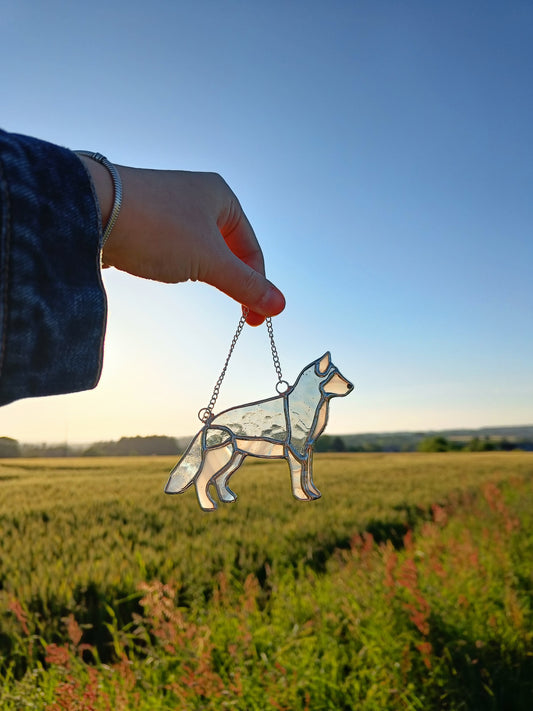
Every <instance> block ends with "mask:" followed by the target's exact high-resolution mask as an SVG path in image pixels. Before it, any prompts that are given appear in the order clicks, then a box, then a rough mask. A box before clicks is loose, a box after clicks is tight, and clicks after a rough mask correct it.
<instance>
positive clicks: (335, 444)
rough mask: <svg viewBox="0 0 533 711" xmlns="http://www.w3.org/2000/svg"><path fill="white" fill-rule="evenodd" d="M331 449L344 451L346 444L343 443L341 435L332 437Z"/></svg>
mask: <svg viewBox="0 0 533 711" xmlns="http://www.w3.org/2000/svg"><path fill="white" fill-rule="evenodd" d="M331 451H333V452H345V451H346V445H345V444H344V440H343V439H342V437H334V438H333V441H332V443H331Z"/></svg>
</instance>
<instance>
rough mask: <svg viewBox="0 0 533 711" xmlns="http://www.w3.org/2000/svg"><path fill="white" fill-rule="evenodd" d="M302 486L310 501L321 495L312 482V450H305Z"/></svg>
mask: <svg viewBox="0 0 533 711" xmlns="http://www.w3.org/2000/svg"><path fill="white" fill-rule="evenodd" d="M303 485H304V489H305V490H306V492H307V493H308V494H309V496H310V497H311V498H312V499H319V498H320V497H321V496H322V494H321V493H320V491H319V490H318V489H317V488H316V486H315V484H314V482H313V448H312V447H308V448H307V457H306V460H305V463H304V471H303Z"/></svg>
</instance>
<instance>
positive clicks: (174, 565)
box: [0, 452, 533, 711]
mask: <svg viewBox="0 0 533 711" xmlns="http://www.w3.org/2000/svg"><path fill="white" fill-rule="evenodd" d="M173 464H174V460H171V459H168V458H162V457H153V458H83V459H82V458H80V459H54V460H52V459H10V460H7V459H6V460H0V486H1V488H2V494H3V495H2V497H1V500H0V534H1V538H0V541H1V543H0V556H1V559H0V614H1V619H2V622H1V625H2V626H1V630H0V654H1V661H0V708H2V709H5V710H6V711H10V710H11V709H25V708H33V709H49V710H50V711H59V709H84V710H86V711H89V710H91V709H94V711H97V710H100V709H109V710H110V711H111V710H112V711H115V710H118V709H130V708H131V709H136V710H138V711H144V710H148V709H153V710H154V711H155V710H156V709H225V708H228V709H243V710H247V711H248V710H250V709H257V710H260V709H271V708H272V709H287V711H293V710H299V709H302V710H304V709H310V710H311V709H332V710H333V709H335V710H336V709H372V710H374V709H375V710H376V711H380V710H382V709H457V710H459V709H483V710H484V709H512V710H513V711H515V710H518V711H520V709H530V708H532V707H533V614H532V613H533V572H532V571H533V568H532V565H531V560H532V554H533V454H531V453H524V452H509V453H503V452H495V453H493V452H490V453H470V454H468V453H456V454H455V453H445V454H336V455H331V454H330V455H326V454H324V455H317V456H316V459H315V481H316V483H317V485H318V487H319V488H320V489H321V490H322V492H323V498H322V499H321V500H319V501H316V502H313V503H308V504H307V503H300V502H296V501H294V500H293V498H292V497H291V495H290V486H289V477H288V471H287V467H286V465H285V464H284V463H282V462H277V463H265V462H260V461H255V462H251V463H250V464H248V463H247V464H246V465H244V466H243V467H241V469H240V470H239V472H238V473H237V474H236V475H235V477H234V478H233V480H232V488H234V490H235V491H236V492H237V493H238V494H239V501H238V502H237V503H236V504H234V505H223V506H220V508H219V510H218V512H216V513H211V514H208V513H203V512H202V511H201V510H200V509H199V508H198V505H197V503H196V499H195V494H194V491H193V490H192V489H191V490H189V491H187V492H186V493H185V494H184V495H180V496H166V495H164V494H163V493H162V490H163V486H164V484H165V483H166V479H167V473H168V471H169V469H170V468H171V466H172V465H173Z"/></svg>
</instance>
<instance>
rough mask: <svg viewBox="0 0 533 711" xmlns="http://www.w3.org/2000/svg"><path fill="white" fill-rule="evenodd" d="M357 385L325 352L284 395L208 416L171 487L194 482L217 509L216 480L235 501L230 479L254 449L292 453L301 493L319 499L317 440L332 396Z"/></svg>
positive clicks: (295, 488) (294, 481)
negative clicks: (315, 471)
mask: <svg viewBox="0 0 533 711" xmlns="http://www.w3.org/2000/svg"><path fill="white" fill-rule="evenodd" d="M352 389H353V385H352V384H351V383H350V382H349V381H348V380H346V378H344V377H343V376H342V375H341V374H340V373H339V371H338V370H337V368H336V367H335V366H334V365H333V364H332V362H331V357H330V354H329V352H327V353H325V354H324V355H323V356H322V358H319V359H317V360H316V361H314V362H313V363H311V364H310V365H309V366H307V368H304V370H302V372H301V373H300V375H299V376H298V378H297V380H296V382H295V384H294V385H293V386H292V387H289V388H288V389H287V390H286V391H285V392H284V393H283V394H281V395H279V396H278V397H273V398H269V399H267V400H260V401H258V402H252V403H247V404H245V405H241V406H239V407H232V408H230V409H228V410H224V411H223V412H221V413H220V414H218V415H216V416H215V417H213V418H212V419H211V420H208V421H207V422H206V423H205V424H204V426H203V428H202V429H201V430H200V432H198V434H197V435H196V437H195V438H194V439H193V440H192V442H191V443H190V444H189V446H188V448H187V450H186V451H185V453H184V454H183V456H182V458H181V459H180V461H179V462H178V463H177V464H176V466H175V467H174V469H173V470H172V471H171V473H170V478H169V480H168V483H167V485H166V487H165V491H166V492H167V493H169V494H177V493H181V492H183V491H185V490H186V489H187V488H188V487H189V486H191V485H192V484H193V483H194V485H195V486H196V493H197V496H198V501H199V503H200V506H201V507H202V508H203V509H204V510H205V511H213V510H214V509H216V507H217V504H216V502H215V500H214V499H213V497H212V495H211V492H210V485H211V484H214V485H215V488H216V491H217V494H218V497H219V499H220V500H221V501H223V502H225V503H228V502H231V501H235V500H236V498H237V497H236V495H235V494H234V493H233V492H232V491H231V489H230V488H229V485H228V482H229V479H230V477H231V476H232V475H233V474H234V473H235V471H236V470H237V469H238V468H239V467H240V466H241V464H242V462H243V461H244V460H245V458H246V457H247V456H249V455H250V456H253V457H262V458H274V459H280V458H283V459H286V460H287V463H288V465H289V470H290V477H291V486H292V493H293V495H294V496H295V498H297V499H299V500H301V501H311V500H313V499H318V498H319V497H320V492H319V491H318V489H317V488H316V486H315V485H314V482H313V477H312V454H313V445H314V443H315V442H316V440H317V438H318V437H319V436H320V435H321V433H322V432H323V431H324V429H325V427H326V425H327V421H328V408H329V402H330V400H331V398H333V397H338V396H341V397H342V396H344V395H348V393H349V392H350V391H351V390H352Z"/></svg>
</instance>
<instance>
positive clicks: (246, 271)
mask: <svg viewBox="0 0 533 711" xmlns="http://www.w3.org/2000/svg"><path fill="white" fill-rule="evenodd" d="M208 281H209V283H210V284H212V285H213V286H215V287H216V288H217V289H220V291H223V292H224V293H225V294H227V295H228V296H230V297H231V298H232V299H235V301H238V302H239V303H240V304H243V306H246V307H247V308H248V309H249V313H248V316H247V318H246V322H247V323H248V324H250V326H259V325H260V324H261V323H263V321H264V320H265V318H266V317H267V316H276V314H279V313H280V312H281V311H283V309H284V308H285V297H284V296H283V294H282V293H281V291H280V290H279V289H277V288H276V287H275V286H274V284H272V282H270V281H268V279H266V278H265V277H264V276H263V274H261V273H260V272H258V271H256V270H255V269H253V268H252V267H250V266H249V265H248V264H245V262H243V261H242V260H241V259H239V258H238V257H237V256H235V255H234V254H233V253H232V252H231V251H230V250H229V249H228V250H227V251H226V253H225V254H224V256H223V257H222V258H221V260H220V262H219V264H218V265H217V266H216V267H215V270H214V271H213V273H212V274H211V275H210V278H209V279H208Z"/></svg>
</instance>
